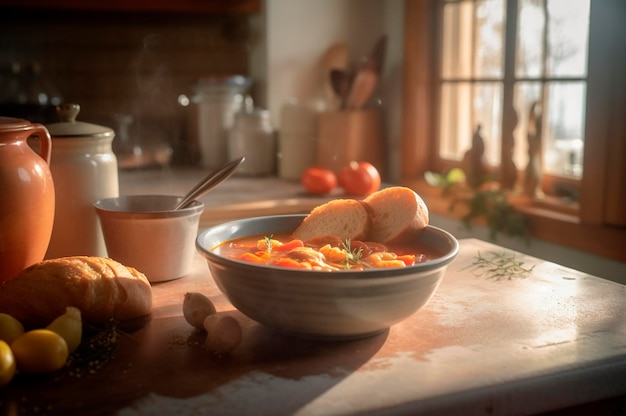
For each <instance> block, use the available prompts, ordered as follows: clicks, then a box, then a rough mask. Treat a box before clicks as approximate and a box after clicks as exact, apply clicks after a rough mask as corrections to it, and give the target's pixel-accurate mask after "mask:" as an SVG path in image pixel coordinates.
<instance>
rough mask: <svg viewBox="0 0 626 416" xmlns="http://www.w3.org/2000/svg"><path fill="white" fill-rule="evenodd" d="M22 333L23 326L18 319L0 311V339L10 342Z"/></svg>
mask: <svg viewBox="0 0 626 416" xmlns="http://www.w3.org/2000/svg"><path fill="white" fill-rule="evenodd" d="M23 333H24V326H23V325H22V323H21V322H20V321H18V320H17V319H15V318H14V317H12V316H11V315H9V314H8V313H0V340H2V341H4V342H6V343H7V344H11V342H13V340H14V339H15V338H17V337H18V336H20V335H22V334H23Z"/></svg>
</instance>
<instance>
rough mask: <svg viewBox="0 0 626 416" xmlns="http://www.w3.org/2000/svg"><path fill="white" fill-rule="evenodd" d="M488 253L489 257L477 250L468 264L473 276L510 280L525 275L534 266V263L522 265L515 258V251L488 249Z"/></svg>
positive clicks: (521, 262)
mask: <svg viewBox="0 0 626 416" xmlns="http://www.w3.org/2000/svg"><path fill="white" fill-rule="evenodd" d="M488 254H489V255H490V257H485V256H482V255H481V253H480V251H479V252H478V254H477V255H476V257H475V258H474V262H473V263H472V264H471V265H470V266H468V267H469V268H471V269H472V272H473V273H474V275H475V276H485V277H487V278H489V279H495V280H512V279H515V278H525V277H527V276H528V275H529V274H530V273H531V272H532V270H533V269H534V267H535V266H534V265H533V266H531V267H524V262H523V261H519V260H517V259H516V258H515V253H511V252H505V251H502V252H499V253H496V252H493V251H490V252H488Z"/></svg>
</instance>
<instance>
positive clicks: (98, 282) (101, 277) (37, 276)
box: [0, 256, 152, 327]
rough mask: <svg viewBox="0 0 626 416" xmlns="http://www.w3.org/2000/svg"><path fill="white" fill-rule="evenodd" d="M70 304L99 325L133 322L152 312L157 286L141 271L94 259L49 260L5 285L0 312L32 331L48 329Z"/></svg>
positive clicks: (110, 261) (34, 266)
mask: <svg viewBox="0 0 626 416" xmlns="http://www.w3.org/2000/svg"><path fill="white" fill-rule="evenodd" d="M68 306H74V307H76V308H78V309H80V311H81V313H82V317H83V320H84V322H85V323H89V324H92V325H95V326H98V325H100V324H103V323H106V322H108V321H110V320H116V321H127V320H131V319H135V318H139V317H142V316H146V315H148V314H149V313H150V311H151V310H152V288H151V286H150V283H149V282H148V279H147V278H146V276H144V275H143V274H142V273H141V272H139V271H137V270H135V269H133V268H131V267H126V266H124V265H123V264H121V263H118V262H116V261H115V260H112V259H109V258H102V257H89V256H74V257H62V258H57V259H50V260H44V261H42V262H40V263H37V264H34V265H32V266H30V267H28V268H26V269H24V270H23V271H22V272H21V273H20V274H18V275H17V277H15V278H13V279H11V280H7V281H6V282H4V284H3V285H2V286H0V312H4V313H8V314H10V315H12V316H14V317H15V318H17V319H18V320H19V321H20V322H22V324H23V325H24V326H26V327H43V326H46V325H48V324H49V323H50V322H51V321H52V320H53V319H54V318H56V317H57V316H59V315H61V314H63V313H64V312H65V308H66V307H68Z"/></svg>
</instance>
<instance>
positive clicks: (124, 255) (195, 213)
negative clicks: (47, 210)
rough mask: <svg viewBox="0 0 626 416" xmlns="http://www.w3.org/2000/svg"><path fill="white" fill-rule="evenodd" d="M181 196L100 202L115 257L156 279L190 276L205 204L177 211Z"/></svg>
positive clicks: (106, 236) (130, 197) (110, 250)
mask: <svg viewBox="0 0 626 416" xmlns="http://www.w3.org/2000/svg"><path fill="white" fill-rule="evenodd" d="M180 200H181V198H180V197H178V196H166V195H127V196H120V197H118V198H107V199H103V200H100V201H97V202H96V203H95V204H94V207H95V210H96V213H97V215H98V217H99V219H100V225H101V227H102V231H103V234H104V240H105V242H106V247H107V251H108V253H109V257H111V258H112V259H114V260H117V261H118V262H120V263H122V264H124V265H125V266H130V267H134V268H135V269H137V270H139V271H140V272H142V273H143V274H145V275H146V277H147V278H148V280H149V281H150V282H152V283H155V282H163V281H167V280H174V279H179V278H181V277H184V276H186V275H188V274H189V273H190V272H191V270H192V267H193V257H194V255H195V253H196V248H195V240H196V236H197V234H198V225H199V223H200V215H201V214H202V211H203V210H204V204H203V203H202V202H200V201H194V202H193V203H192V205H191V206H190V207H188V208H184V209H179V210H174V206H176V204H177V203H178V202H179V201H180Z"/></svg>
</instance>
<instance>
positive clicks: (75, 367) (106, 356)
mask: <svg viewBox="0 0 626 416" xmlns="http://www.w3.org/2000/svg"><path fill="white" fill-rule="evenodd" d="M120 336H121V332H120V330H119V328H118V327H117V324H116V323H115V322H113V321H112V322H110V323H109V324H108V325H107V326H106V327H105V328H104V329H102V330H100V331H98V332H96V333H95V334H94V335H92V336H90V337H88V338H86V339H84V340H83V341H82V343H81V344H80V346H79V347H78V349H76V351H74V353H73V354H71V355H70V357H69V358H68V360H67V363H66V368H68V369H69V375H71V376H74V377H77V378H80V377H82V376H83V375H84V374H85V373H86V374H95V373H96V372H97V371H98V370H100V369H101V368H102V367H103V366H104V365H105V364H106V363H107V362H109V361H111V360H112V359H113V357H114V356H115V352H116V351H117V346H118V344H119V340H120Z"/></svg>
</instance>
